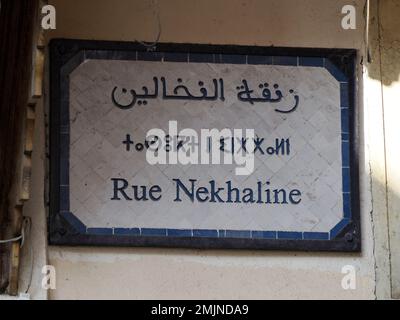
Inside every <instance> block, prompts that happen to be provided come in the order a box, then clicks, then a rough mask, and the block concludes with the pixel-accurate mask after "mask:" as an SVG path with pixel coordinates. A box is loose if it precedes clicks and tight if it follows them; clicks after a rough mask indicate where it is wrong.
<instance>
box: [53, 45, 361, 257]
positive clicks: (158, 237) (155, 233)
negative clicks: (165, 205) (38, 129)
mask: <svg viewBox="0 0 400 320" xmlns="http://www.w3.org/2000/svg"><path fill="white" fill-rule="evenodd" d="M49 47H50V104H51V107H50V136H49V138H50V163H49V165H50V189H49V192H50V215H49V224H48V226H49V244H56V245H103V246H104V245H105V246H116V245H117V246H145V247H146V246H151V247H154V246H157V247H185V248H204V249H212V248H214V249H261V250H266V249H270V250H306V251H352V252H354V251H357V252H358V251H360V250H361V232H360V207H359V193H358V149H357V145H358V124H357V121H356V119H357V109H356V108H355V81H356V80H355V68H356V63H355V57H356V51H355V50H353V49H306V48H277V47H255V46H251V47H250V46H236V45H235V46H229V45H199V44H172V43H160V44H158V45H157V50H155V51H152V52H149V51H147V50H146V48H145V47H143V45H142V44H140V43H137V42H136V43H132V42H129V43H128V42H115V41H93V40H73V39H53V40H51V41H50V45H49ZM85 59H110V60H141V61H174V62H186V63H190V62H197V63H201V62H204V63H234V64H235V63H236V64H244V63H247V64H253V65H257V64H261V65H283V66H308V67H322V68H325V69H327V70H328V72H330V73H331V74H332V75H333V76H334V77H335V79H337V81H338V82H339V83H340V99H341V102H340V103H341V128H342V184H343V190H342V192H343V215H342V219H341V221H339V222H338V224H337V225H336V226H335V227H334V228H332V230H330V231H329V232H288V231H259V230H218V229H214V230H205V229H201V230H199V229H193V230H191V229H153V228H87V226H85V225H84V224H83V223H82V222H81V221H80V220H79V219H78V218H77V217H76V216H75V215H74V214H73V213H71V212H70V210H69V129H70V127H69V74H70V73H71V72H72V71H73V70H74V69H75V68H76V67H78V66H79V65H80V64H81V63H82V62H83V61H84V60H85ZM350 168H351V169H350Z"/></svg>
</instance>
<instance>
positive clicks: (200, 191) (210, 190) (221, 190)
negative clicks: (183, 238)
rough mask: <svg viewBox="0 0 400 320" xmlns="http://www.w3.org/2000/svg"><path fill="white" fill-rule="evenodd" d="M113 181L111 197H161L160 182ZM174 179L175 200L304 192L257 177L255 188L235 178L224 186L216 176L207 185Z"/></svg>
mask: <svg viewBox="0 0 400 320" xmlns="http://www.w3.org/2000/svg"><path fill="white" fill-rule="evenodd" d="M111 180H112V182H113V196H112V198H111V200H128V201H133V200H136V201H148V200H150V201H159V200H160V199H161V197H162V188H161V187H160V186H159V185H153V186H150V187H148V186H138V185H131V186H130V185H129V183H128V181H127V180H125V179H123V178H111ZM173 181H174V182H175V198H174V200H173V201H175V202H181V201H184V200H189V201H191V202H195V201H197V202H214V203H257V204H299V203H300V202H301V192H300V190H298V189H290V190H287V189H285V188H279V189H273V188H270V187H269V186H270V182H269V181H266V182H265V185H266V186H267V187H265V186H263V183H262V182H261V181H258V182H257V184H256V185H255V187H254V188H243V189H240V188H237V187H234V186H233V185H232V181H225V183H224V186H217V183H216V182H215V180H211V181H209V182H208V185H207V186H199V185H198V184H197V180H196V179H189V180H188V182H187V183H186V184H185V183H184V182H182V181H181V180H180V179H173Z"/></svg>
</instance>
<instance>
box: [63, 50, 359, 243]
mask: <svg viewBox="0 0 400 320" xmlns="http://www.w3.org/2000/svg"><path fill="white" fill-rule="evenodd" d="M104 58H107V59H124V60H126V59H129V60H138V61H169V62H187V63H191V62H196V63H199V62H200V63H223V64H252V65H279V66H307V67H320V68H325V69H326V70H328V71H329V72H330V74H331V75H332V76H333V77H334V78H335V79H336V80H337V81H338V82H339V83H340V106H341V130H342V132H341V134H342V185H343V187H342V191H343V193H342V195H343V219H342V220H341V221H340V222H339V223H338V224H336V225H335V226H334V227H333V228H332V229H331V230H330V231H329V232H288V231H257V230H219V229H215V230H203V229H201V230H198V229H193V230H191V229H158V228H117V227H116V228H87V227H86V226H85V225H84V224H83V223H82V222H81V221H80V220H79V219H78V218H77V217H76V216H75V215H74V214H73V213H71V212H70V210H69V129H70V128H69V104H68V101H69V99H68V96H67V95H68V94H69V91H68V90H66V91H64V92H63V94H64V95H65V96H64V98H63V99H62V110H61V117H60V121H61V127H60V128H61V129H60V142H61V143H60V145H61V148H60V150H61V153H60V164H61V166H60V168H61V170H60V214H61V216H62V217H64V218H65V219H66V220H67V221H68V222H69V223H70V224H71V225H72V226H74V228H75V229H76V230H77V231H78V232H79V233H81V234H90V235H118V236H152V237H154V236H156V237H185V238H197V237H207V238H244V239H281V240H331V239H334V238H335V237H336V236H337V235H338V234H339V233H340V232H341V231H342V230H343V229H344V228H345V227H346V226H347V225H348V224H349V223H350V221H351V218H352V212H351V186H350V179H351V175H350V141H349V126H350V123H349V107H350V100H349V99H350V97H349V83H348V80H347V78H346V76H345V75H344V74H343V73H342V72H341V71H340V70H339V69H338V68H337V67H336V66H335V65H334V64H333V63H332V62H331V61H330V60H329V59H328V58H323V57H302V56H264V55H261V56H256V55H241V54H201V53H195V54H193V53H173V52H172V53H171V52H146V51H145V52H140V51H136V52H130V54H129V56H126V55H124V56H123V57H121V53H120V52H110V51H99V50H96V51H81V52H79V53H78V54H77V55H76V56H75V57H74V58H73V59H71V60H70V61H69V62H68V63H67V64H66V65H65V66H64V67H63V69H62V71H61V73H62V78H61V81H68V75H69V74H70V73H71V72H72V70H73V69H75V68H76V67H77V66H78V65H79V64H80V63H82V62H83V61H84V60H86V59H104ZM64 85H65V87H68V83H65V84H64Z"/></svg>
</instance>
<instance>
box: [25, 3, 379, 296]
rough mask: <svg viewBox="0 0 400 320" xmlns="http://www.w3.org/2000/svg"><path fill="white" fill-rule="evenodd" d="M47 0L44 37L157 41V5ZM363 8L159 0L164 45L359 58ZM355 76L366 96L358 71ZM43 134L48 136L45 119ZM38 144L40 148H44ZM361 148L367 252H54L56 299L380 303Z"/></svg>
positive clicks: (38, 182)
mask: <svg viewBox="0 0 400 320" xmlns="http://www.w3.org/2000/svg"><path fill="white" fill-rule="evenodd" d="M49 3H50V4H54V5H55V7H56V10H57V29H56V30H55V31H51V32H48V33H47V36H48V38H56V37H64V38H80V39H99V40H124V41H133V40H144V41H153V40H154V39H155V38H156V36H157V19H156V16H157V15H156V14H155V12H154V5H153V4H154V2H153V1H139V0H133V1H129V0H118V1H108V0H83V1H67V0H51V1H49ZM345 4H354V5H355V6H356V8H357V29H356V30H348V31H345V30H343V29H341V27H340V19H341V13H340V11H341V8H342V6H343V5H345ZM363 6H364V1H362V0H357V1H350V0H340V1H320V0H268V1H267V0H257V1H256V0H248V1H245V0H242V1H238V0H229V1H228V0H203V1H200V0H198V1H196V0H168V1H167V0H159V1H158V8H159V16H160V22H161V38H160V41H162V42H187V43H214V44H246V45H253V44H257V45H274V46H290V47H331V48H337V47H345V48H356V49H362V50H361V51H360V52H361V54H363V41H364V19H363V16H362V12H363ZM359 80H360V82H359V83H360V90H361V89H362V88H361V83H362V75H361V70H359ZM360 92H361V91H360ZM359 100H360V101H361V100H362V99H359ZM361 107H362V103H361V102H360V110H361ZM39 111H42V110H39ZM360 122H361V124H363V122H364V115H363V112H361V114H360ZM363 128H364V126H363V125H361V130H364V129H363ZM38 130H41V131H43V130H44V127H43V122H39V123H38ZM363 136H364V135H363V133H362V137H363ZM42 138H43V137H41V138H40V139H39V141H37V143H38V144H39V147H38V145H36V146H35V148H36V150H39V152H42V151H43V149H42V148H41V147H40V146H41V145H43V143H44V141H43V139H42ZM364 144H365V141H364V139H362V142H361V150H360V156H361V159H360V188H361V199H362V205H361V216H362V232H363V251H362V253H361V254H339V253H336V254H332V253H330V254H327V253H288V252H260V251H259V252H255V251H226V250H223V251H207V250H206V251H200V250H181V249H157V248H154V249H145V248H83V247H81V248H68V247H49V248H48V254H49V263H50V264H52V265H54V266H55V268H56V271H57V289H56V290H52V291H51V292H50V297H51V298H52V299H65V298H67V299H69V298H71V299H78V298H172V299H183V298H215V299H217V298H261V299H266V298H327V299H337V298H363V299H364V298H365V299H370V298H374V297H375V295H374V291H375V267H374V266H375V262H374V257H373V248H374V246H373V240H372V239H373V237H372V223H371V217H370V212H371V211H372V203H371V197H370V179H369V168H368V165H367V164H366V163H367V161H368V159H367V158H368V156H367V155H366V154H365V152H364V150H365V149H364ZM36 152H38V151H36ZM33 188H34V189H36V188H38V189H40V188H43V181H41V180H40V179H37V180H35V182H34V186H33ZM38 196H40V194H39V195H38ZM39 207H40V206H39ZM349 264H350V265H353V266H354V267H355V268H356V271H357V289H356V290H349V291H346V290H343V289H342V287H341V280H342V277H343V274H342V273H341V269H342V267H343V266H345V265H349ZM36 285H37V284H36Z"/></svg>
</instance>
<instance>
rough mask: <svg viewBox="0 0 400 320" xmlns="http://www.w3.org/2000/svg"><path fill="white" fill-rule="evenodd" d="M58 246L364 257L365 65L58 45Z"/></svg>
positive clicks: (245, 51) (292, 54)
mask: <svg viewBox="0 0 400 320" xmlns="http://www.w3.org/2000/svg"><path fill="white" fill-rule="evenodd" d="M50 81H51V133H50V142H51V150H50V151H51V159H50V165H51V182H50V187H51V206H50V211H51V212H50V242H51V243H53V244H70V245H71V244H72V245H80V244H88V245H93V244H94V245H135V246H177V247H199V248H257V249H297V250H338V251H339V250H343V251H357V250H359V249H360V230H359V213H358V191H357V184H358V175H357V170H358V169H357V163H356V152H355V150H356V148H355V140H356V139H355V125H354V98H353V95H354V89H353V88H354V52H353V51H350V50H305V49H290V50H289V49H271V48H259V47H237V46H236V47H231V46H229V47H227V46H225V47H224V46H201V45H172V44H170V45H168V44H161V45H158V46H157V50H153V51H148V50H146V48H144V47H143V46H142V45H140V44H126V43H113V42H90V41H89V42H88V41H73V40H56V41H53V42H52V44H51V79H50Z"/></svg>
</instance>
